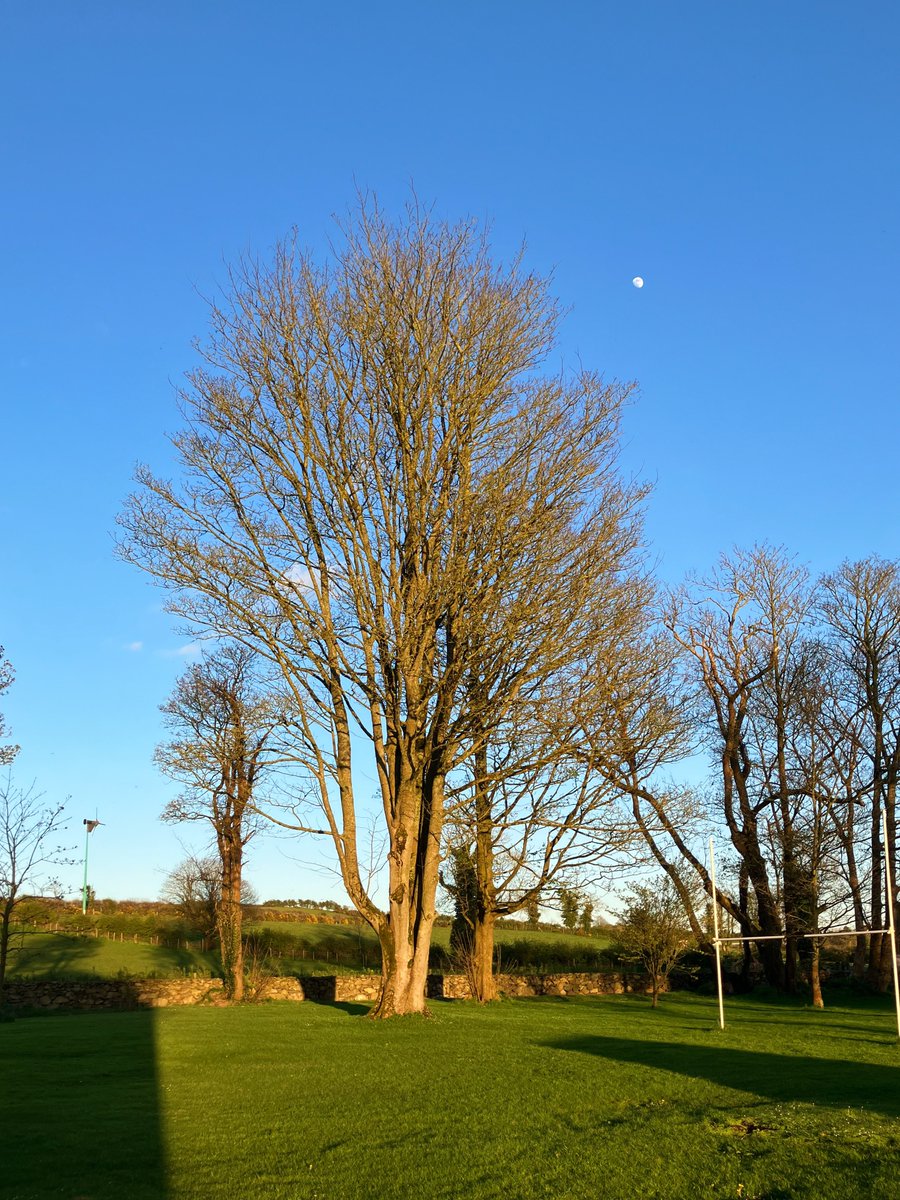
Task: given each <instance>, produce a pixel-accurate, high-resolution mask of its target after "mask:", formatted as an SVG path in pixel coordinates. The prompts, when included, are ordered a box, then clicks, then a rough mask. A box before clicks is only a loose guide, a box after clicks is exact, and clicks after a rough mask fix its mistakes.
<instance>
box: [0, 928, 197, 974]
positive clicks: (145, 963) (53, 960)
mask: <svg viewBox="0 0 900 1200" xmlns="http://www.w3.org/2000/svg"><path fill="white" fill-rule="evenodd" d="M214 963H215V955H213V954H204V953H202V952H201V951H199V950H183V949H181V950H178V949H175V948H173V947H168V946H149V945H145V944H143V943H141V942H137V943H134V942H113V941H108V940H107V939H106V938H103V937H98V938H93V937H76V936H74V935H72V934H65V933H31V932H28V933H26V935H25V937H24V939H23V940H22V941H21V944H18V943H17V942H16V941H14V942H13V952H12V956H11V959H10V963H9V966H8V967H7V973H8V975H9V977H10V978H11V979H15V978H17V977H19V978H21V977H24V976H27V977H36V978H47V977H59V978H65V979H80V978H88V979H91V978H97V977H99V978H105V979H108V978H112V977H115V976H116V975H117V974H119V973H125V974H128V975H134V976H152V975H159V976H163V977H169V976H175V975H183V974H186V973H192V972H201V973H203V974H209V973H210V972H211V971H212V970H213V969H214Z"/></svg>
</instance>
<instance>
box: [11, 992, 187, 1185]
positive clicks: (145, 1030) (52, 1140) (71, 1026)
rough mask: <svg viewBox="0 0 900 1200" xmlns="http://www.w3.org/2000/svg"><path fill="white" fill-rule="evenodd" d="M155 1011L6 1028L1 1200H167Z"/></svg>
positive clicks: (21, 1022)
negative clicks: (63, 1199)
mask: <svg viewBox="0 0 900 1200" xmlns="http://www.w3.org/2000/svg"><path fill="white" fill-rule="evenodd" d="M154 1020H155V1017H154V1013H153V1012H152V1011H146V1010H144V1011H138V1012H125V1013H108V1012H105V1013H96V1014H94V1013H91V1014H79V1015H77V1016H76V1015H71V1014H67V1015H60V1016H48V1017H33V1018H28V1017H21V1018H19V1019H17V1020H15V1021H9V1022H6V1023H3V1024H0V1079H2V1080H3V1085H2V1087H0V1163H2V1164H3V1165H2V1170H0V1197H2V1198H3V1200H39V1198H41V1197H45V1196H46V1197H49V1196H68V1197H73V1198H74V1197H82V1198H85V1200H86V1198H87V1197H90V1198H91V1200H122V1197H128V1198H129V1200H164V1198H165V1197H166V1196H167V1195H168V1188H167V1180H166V1161H165V1152H164V1142H163V1135H162V1128H161V1118H160V1109H159V1087H158V1079H157V1069H156V1050H155V1039H154Z"/></svg>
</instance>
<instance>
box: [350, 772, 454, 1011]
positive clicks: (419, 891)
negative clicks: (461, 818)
mask: <svg viewBox="0 0 900 1200" xmlns="http://www.w3.org/2000/svg"><path fill="white" fill-rule="evenodd" d="M404 793H405V794H404ZM398 811H399V813H400V814H401V817H400V820H399V821H398V823H397V825H396V826H395V828H394V829H393V830H392V831H391V848H390V851H389V853H388V886H389V899H390V907H389V909H388V913H387V916H386V917H385V916H382V918H381V920H380V921H379V922H378V927H377V930H376V932H377V933H378V940H379V942H380V944H381V993H380V995H379V997H378V1000H377V1001H376V1003H375V1006H374V1008H373V1009H372V1011H371V1012H370V1014H369V1016H370V1017H373V1018H375V1019H377V1020H381V1019H385V1018H388V1017H401V1016H408V1015H411V1014H414V1013H427V1011H428V1006H427V1004H426V1002H425V986H426V983H427V981H428V958H429V953H430V951H431V933H432V929H433V928H434V918H435V915H436V914H435V896H436V894H437V886H438V875H439V871H440V861H441V845H440V844H441V833H442V831H443V818H444V779H443V775H442V774H440V773H439V772H435V773H433V774H431V775H428V776H427V777H426V779H425V781H424V785H420V786H419V789H418V790H416V788H415V784H414V783H413V782H411V781H410V782H406V781H404V786H403V790H402V792H401V794H400V795H399V797H398ZM404 817H405V818H406V819H405V820H404ZM414 822H415V826H414V828H415V836H414V837H411V836H410V832H409V831H410V826H413V823H414Z"/></svg>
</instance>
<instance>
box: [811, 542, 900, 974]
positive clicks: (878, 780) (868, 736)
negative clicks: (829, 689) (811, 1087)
mask: <svg viewBox="0 0 900 1200" xmlns="http://www.w3.org/2000/svg"><path fill="white" fill-rule="evenodd" d="M820 612H821V616H822V619H823V621H824V624H825V638H826V639H827V643H828V646H829V648H830V651H831V656H832V663H833V668H834V671H835V674H836V677H837V679H838V681H839V682H838V686H837V688H836V689H835V693H834V694H835V695H836V697H837V703H835V704H834V705H833V707H832V721H833V724H832V730H831V732H832V740H833V741H834V742H836V743H837V744H838V745H840V746H841V747H842V748H843V749H842V753H843V767H844V772H843V789H842V792H843V800H844V802H845V809H844V812H843V814H840V816H839V823H840V826H841V829H842V834H843V841H844V847H845V851H846V853H847V854H848V856H850V857H851V866H850V873H851V875H852V877H853V886H854V890H855V892H856V893H857V895H858V901H857V905H856V908H857V920H858V921H859V926H858V927H867V928H869V929H871V930H873V931H876V930H879V929H883V928H884V927H885V925H886V924H887V915H888V914H887V913H886V912H885V908H884V903H885V900H884V897H885V847H884V846H883V845H882V832H881V816H882V813H885V814H886V816H887V826H888V847H887V849H888V851H889V853H890V860H891V862H892V863H894V864H896V862H897V787H898V782H900V565H898V564H897V563H896V562H891V561H887V560H885V559H881V558H878V557H872V558H869V559H863V560H861V561H859V562H854V563H851V562H845V563H844V564H843V565H842V566H841V567H840V568H839V569H838V570H837V571H836V572H834V573H833V574H831V575H828V576H826V577H825V578H824V579H823V580H822V582H821V605H820ZM832 764H833V765H836V764H837V759H836V758H833V759H832ZM849 767H852V772H851V773H849V774H848V768H849ZM840 794H841V793H840V792H838V795H840ZM847 801H849V804H846V802H847ZM863 804H864V805H865V807H866V809H867V815H868V820H867V822H866V825H867V829H866V832H865V835H864V836H865V841H861V839H860V838H859V837H858V834H859V833H861V832H862V831H861V830H860V829H859V828H858V825H859V822H858V821H857V820H854V817H857V818H862V813H861V811H860V807H861V805H863ZM854 809H855V810H856V811H855V812H854ZM832 815H833V816H837V815H838V814H837V813H836V811H835V807H834V806H833V807H832ZM860 860H861V863H860ZM866 862H867V863H868V879H866V878H865V875H864V873H863V872H862V871H860V869H859V867H860V865H862V864H865V863H866ZM893 884H894V895H895V896H896V894H897V890H896V889H897V878H896V874H895V878H894V880H893ZM864 888H866V889H867V893H868V894H867V895H864V894H863V889H864ZM897 912H900V908H898V910H897ZM897 912H895V920H896V917H897ZM866 974H867V978H868V980H869V982H870V983H871V984H872V985H873V986H874V987H877V988H879V989H880V990H882V991H885V990H886V989H887V988H888V986H889V983H890V979H891V965H890V939H889V938H888V936H887V935H886V934H880V933H877V932H872V933H871V934H870V935H869V937H868V961H867V967H866Z"/></svg>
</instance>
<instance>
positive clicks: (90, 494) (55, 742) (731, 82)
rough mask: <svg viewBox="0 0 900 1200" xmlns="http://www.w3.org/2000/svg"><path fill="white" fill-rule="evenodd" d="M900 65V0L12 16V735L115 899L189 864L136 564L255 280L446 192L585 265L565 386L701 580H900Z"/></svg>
mask: <svg viewBox="0 0 900 1200" xmlns="http://www.w3.org/2000/svg"><path fill="white" fill-rule="evenodd" d="M898 62H900V10H898V8H897V6H896V5H895V4H894V3H893V2H889V0H870V2H869V3H866V4H864V5H851V4H848V3H847V2H846V0H791V2H790V3H788V4H785V3H784V2H783V0H754V2H753V3H750V2H749V0H744V2H739V0H732V2H729V3H724V2H723V0H700V2H691V3H687V4H681V5H678V4H673V3H671V2H670V0H645V2H641V0H633V2H632V3H629V4H624V3H610V2H605V0H594V2H592V3H585V2H571V3H561V4H560V3H556V4H551V3H543V2H542V3H538V2H537V0H515V2H512V0H507V2H494V0H478V2H473V0H454V2H453V3H450V2H444V3H430V2H423V0H417V2H415V3H394V2H392V0H382V2H381V3H378V4H373V3H371V2H355V3H335V4H332V5H331V6H327V11H326V6H325V5H322V4H312V3H303V2H301V0H297V2H295V3H289V2H287V0H282V2H279V3H276V2H274V0H256V2H254V3H253V4H250V3H234V2H228V0H216V2H215V3H211V2H209V3H207V2H201V0H190V2H189V3H181V2H179V3H175V2H172V0H154V2H153V3H149V2H145V0H129V2H127V3H121V2H116V3H112V2H108V3H107V2H101V0H84V2H82V3H71V2H70V0H64V2H55V3H54V2H53V0H45V2H43V3H40V4H21V3H13V2H12V0H0V113H2V117H0V122H2V145H0V161H2V186H0V213H2V220H0V238H2V243H3V244H2V256H0V398H2V423H0V437H2V445H3V454H2V470H0V571H2V580H3V585H2V588H0V643H2V644H4V645H5V646H6V651H7V654H8V656H9V657H10V658H11V659H12V661H13V663H14V665H15V667H16V669H17V671H18V680H17V682H16V684H15V685H14V688H13V690H12V691H11V692H10V693H8V695H7V696H6V697H5V698H4V699H3V700H2V701H0V708H2V709H3V710H4V711H5V712H6V715H7V717H8V719H9V721H10V723H11V724H12V726H13V732H14V736H15V738H16V740H17V741H19V742H20V743H21V744H22V747H23V750H22V753H21V756H20V758H19V761H18V763H17V766H16V773H17V775H18V777H19V779H20V780H21V781H22V782H27V781H29V780H30V779H32V778H36V779H37V781H38V785H39V786H40V787H42V788H43V789H44V790H45V791H46V792H47V793H48V794H49V795H50V796H51V797H53V798H56V797H62V796H64V795H67V794H70V795H71V796H72V815H73V817H74V819H75V821H74V824H75V826H76V833H77V835H78V838H79V839H80V832H81V819H82V817H85V816H93V815H94V811H95V809H96V810H98V811H99V814H100V817H101V820H103V821H104V822H106V824H105V825H104V827H103V828H101V829H100V830H98V831H97V832H96V833H95V834H94V835H92V837H93V841H92V848H91V856H92V863H93V866H94V869H93V870H92V872H91V875H92V879H93V881H94V883H95V885H96V887H97V890H98V892H99V894H101V895H112V896H118V897H125V896H144V897H149V896H154V895H155V894H156V893H157V891H158V888H159V883H160V879H161V876H162V874H163V873H164V871H165V870H166V869H167V868H169V867H170V866H172V865H173V864H174V862H175V861H177V859H178V858H179V857H180V856H181V850H180V847H179V845H178V840H177V839H178V836H179V835H178V834H177V833H175V832H173V831H172V830H169V829H166V828H165V827H163V826H161V825H160V823H159V822H158V820H157V815H158V813H159V811H160V809H161V808H162V806H163V803H164V801H165V799H166V797H167V796H168V795H169V794H170V792H169V788H168V786H167V785H166V784H165V783H164V781H162V780H161V779H160V778H159V777H158V775H157V774H156V772H155V769H154V767H153V765H152V762H151V755H152V751H153V747H154V745H155V743H156V742H157V741H158V740H159V738H160V735H161V730H160V725H159V713H158V705H159V704H160V703H161V702H162V701H163V700H164V699H165V697H166V696H167V694H168V692H169V691H170V689H171V686H172V683H173V681H174V679H175V677H176V675H177V673H178V672H179V671H180V670H181V669H183V667H184V665H185V662H186V661H188V659H187V656H186V655H185V654H184V653H181V651H183V649H184V639H179V637H178V636H177V634H176V633H175V631H173V629H172V628H171V626H170V624H169V622H168V619H167V618H166V617H165V616H164V615H163V614H162V613H161V611H160V601H161V597H160V595H159V594H158V593H157V592H155V591H154V589H153V588H152V587H151V586H150V584H149V583H148V582H147V581H145V580H144V579H143V578H142V577H141V576H140V574H139V573H138V572H137V571H135V570H133V569H130V568H128V567H126V566H124V565H122V564H120V563H118V562H117V561H115V560H114V558H113V554H112V539H111V534H112V530H113V528H114V522H115V517H116V513H117V511H118V510H119V507H120V505H121V501H122V498H123V497H124V496H125V494H126V493H127V492H128V490H129V486H130V478H131V474H132V471H133V466H134V463H135V461H136V460H138V459H142V460H148V461H150V462H151V463H153V464H154V466H156V467H157V468H158V469H159V470H161V471H163V472H166V471H168V470H169V469H170V461H171V460H170V457H169V451H168V447H167V442H166V440H165V436H164V435H165V432H166V431H171V430H172V429H174V428H175V427H176V426H177V422H178V418H177V413H176V410H175V405H174V398H173V387H174V384H175V383H176V382H177V381H178V380H179V379H180V378H181V375H182V373H183V372H184V370H185V369H186V368H187V367H189V366H190V364H191V362H192V350H191V339H192V338H193V337H194V336H196V335H202V334H203V332H204V329H205V321H206V316H205V305H204V302H203V300H202V299H201V296H202V294H204V293H205V294H208V293H209V292H210V291H211V290H212V289H213V288H214V287H215V286H216V283H217V281H221V280H222V278H223V275H224V267H223V264H224V263H225V262H227V261H228V260H229V259H232V258H234V257H236V256H237V255H238V254H240V253H241V252H242V251H244V250H246V249H247V248H248V247H249V248H252V249H254V250H256V251H260V252H265V251H266V249H267V248H268V247H270V246H271V245H272V243H273V241H274V240H275V239H276V238H278V237H279V236H280V235H282V234H284V233H285V232H287V231H288V229H289V228H290V227H291V226H293V225H296V226H298V227H299V230H300V233H301V237H302V239H303V240H304V241H305V242H306V243H307V244H309V245H311V246H312V247H323V246H324V243H325V239H326V238H327V236H328V234H329V221H330V214H331V213H333V212H335V211H341V210H344V209H346V207H347V206H348V204H349V203H350V202H351V201H352V198H353V195H354V190H355V187H356V186H357V185H358V186H359V187H362V188H368V189H372V190H375V191H376V192H377V193H378V195H379V197H380V199H381V200H382V201H383V202H384V203H385V205H387V206H388V207H397V206H398V205H399V204H401V203H402V202H403V200H404V199H405V198H406V196H407V194H408V187H409V184H410V182H411V181H412V182H413V183H414V184H415V187H416V190H417V192H418V193H419V195H420V196H421V197H422V198H424V199H428V200H434V201H436V204H437V208H438V211H439V212H440V213H442V214H444V215H446V216H448V217H451V218H455V217H459V216H463V215H467V214H474V215H476V216H478V217H485V218H489V219H490V220H491V221H492V222H493V225H494V242H495V245H496V247H497V251H498V253H499V254H505V253H507V252H508V251H509V250H510V249H511V248H512V247H514V246H515V245H517V244H518V243H519V242H520V241H521V240H522V239H523V238H525V239H526V240H527V244H528V261H529V263H530V264H531V265H533V266H535V267H537V268H538V269H540V270H542V271H549V270H553V271H554V272H555V287H556V291H557V293H558V294H559V296H560V297H561V298H562V300H563V301H564V303H565V304H567V305H570V306H571V313H570V315H569V316H568V318H567V320H566V322H565V326H564V329H563V339H562V346H561V354H562V355H563V356H564V357H565V359H566V360H567V361H569V362H573V361H574V360H575V359H576V357H577V356H580V358H581V359H582V360H583V361H584V363H585V364H586V365H589V366H592V367H597V368H599V369H601V370H603V371H604V372H605V373H606V374H607V375H608V376H611V377H612V376H616V377H618V378H620V379H636V380H638V381H639V383H640V386H641V396H640V399H639V400H638V402H637V403H636V405H635V406H634V408H633V409H632V410H631V412H630V413H629V417H628V422H627V437H628V444H627V447H626V452H625V463H626V466H627V468H628V469H629V470H632V471H635V472H637V473H638V474H640V475H641V476H642V477H644V478H649V479H652V480H654V481H655V482H656V490H655V493H654V495H653V498H652V500H651V502H650V506H649V511H648V532H649V535H650V538H651V541H652V544H653V548H654V552H655V554H656V555H657V556H658V558H659V561H660V570H661V572H662V574H663V576H664V577H665V578H666V579H668V580H671V581H675V580H677V579H679V578H680V577H681V575H682V573H683V572H684V571H685V570H688V569H701V570H702V569H705V568H706V567H708V566H709V565H711V563H712V562H713V560H714V559H715V558H716V556H717V555H718V554H719V552H720V551H722V550H724V549H727V548H728V547H730V546H731V545H733V544H742V545H745V544H749V543H752V542H754V541H757V540H762V539H769V540H771V541H774V542H777V543H784V544H786V545H787V546H789V547H790V548H791V549H792V550H794V551H795V552H796V553H797V554H798V555H799V557H800V558H801V559H803V560H804V561H806V562H808V563H809V564H810V565H811V566H812V567H813V569H814V570H820V569H824V568H827V567H831V566H834V565H837V563H838V562H840V561H841V560H842V559H843V558H844V557H855V556H860V555H864V554H868V553H870V552H872V551H879V552H880V553H882V554H883V555H886V556H890V557H893V556H897V555H898V554H900V546H898V527H897V510H898V505H897V500H896V482H895V477H896V474H897V471H896V468H895V465H894V458H895V453H896V447H897V442H898V433H900V417H898V380H900V353H898V346H900V338H898V304H897V279H898V238H900V233H898V221H900V165H898V135H897V130H898V129H900V102H898V68H897V64H898ZM635 275H642V276H643V277H644V278H645V280H646V286H645V287H644V288H643V290H641V291H639V290H637V289H635V288H633V287H632V286H631V279H632V277H633V276H635ZM182 836H183V835H182ZM289 856H294V857H296V858H300V859H306V858H308V857H309V854H308V852H307V851H305V850H304V849H302V848H293V847H292V846H291V844H289V843H284V842H282V843H276V842H271V843H269V844H268V845H267V846H264V845H263V844H262V843H259V844H258V846H257V849H256V851H255V854H254V860H253V862H252V864H251V866H250V869H249V872H248V873H249V875H250V877H251V879H253V880H254V881H255V882H256V884H257V886H258V887H259V888H260V890H261V891H263V892H264V893H265V894H266V895H267V896H268V895H279V896H291V895H293V896H297V895H322V896H324V895H327V894H330V895H334V896H339V895H340V889H339V888H338V887H337V885H336V884H335V883H334V881H333V880H331V879H329V878H328V877H324V876H321V875H315V874H312V873H311V872H310V870H309V869H308V868H305V867H303V866H301V865H298V863H297V862H295V861H293V859H292V858H291V857H289ZM66 880H67V884H68V887H69V890H70V892H73V893H74V892H75V891H76V890H77V886H78V871H77V870H72V871H70V872H68V873H67V875H66Z"/></svg>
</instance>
